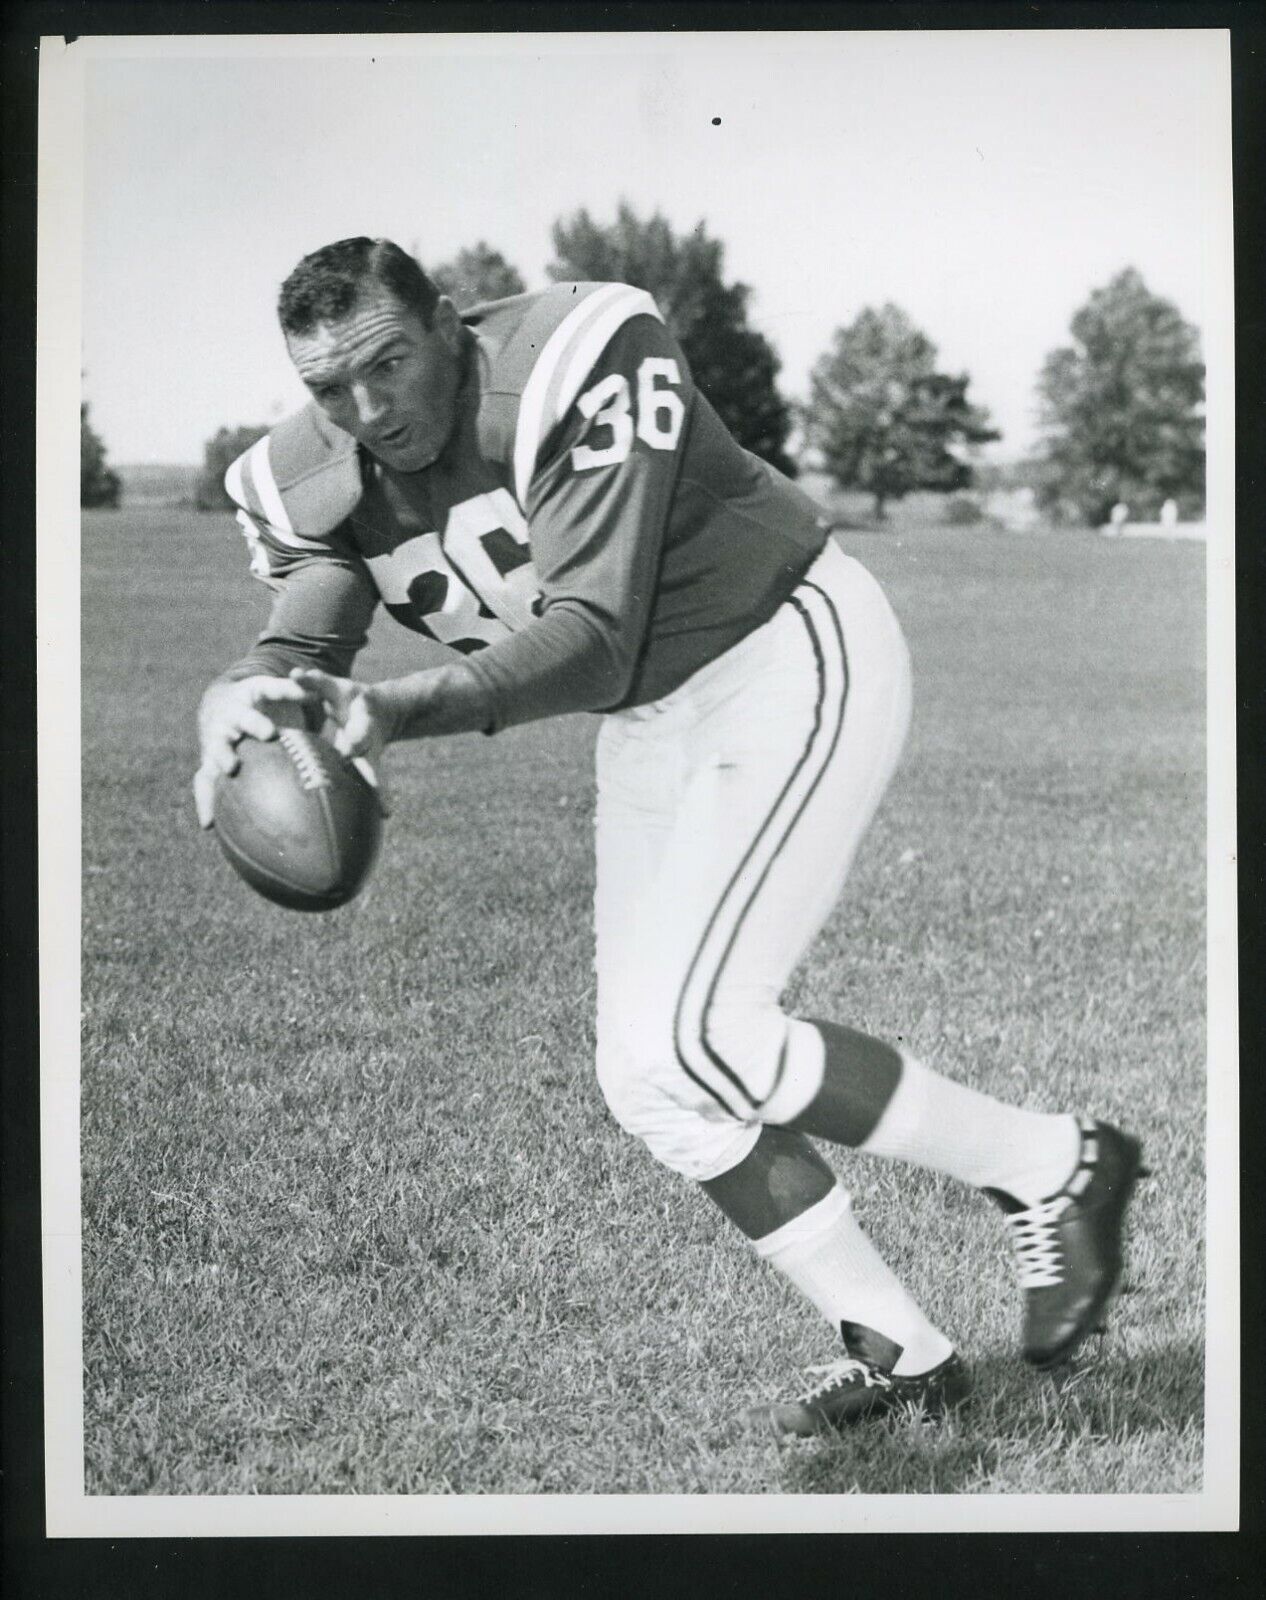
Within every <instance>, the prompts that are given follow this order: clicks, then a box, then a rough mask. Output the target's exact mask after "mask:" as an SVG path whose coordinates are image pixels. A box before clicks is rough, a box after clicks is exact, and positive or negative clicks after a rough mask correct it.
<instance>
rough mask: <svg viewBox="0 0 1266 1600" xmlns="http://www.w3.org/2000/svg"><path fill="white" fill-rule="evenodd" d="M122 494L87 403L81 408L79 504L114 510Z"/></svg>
mask: <svg viewBox="0 0 1266 1600" xmlns="http://www.w3.org/2000/svg"><path fill="white" fill-rule="evenodd" d="M122 492H123V483H122V480H121V479H120V477H119V475H118V473H117V472H112V471H111V470H110V468H109V467H108V466H106V451H105V445H104V444H102V442H101V440H100V438H99V437H98V435H97V434H96V433H95V432H94V431H93V428H92V425H91V424H90V423H89V421H88V406H87V402H86V401H85V402H83V403H82V404H81V405H80V407H79V504H80V505H81V506H105V507H108V508H109V509H110V510H112V511H113V510H114V509H115V508H116V507H117V506H118V503H119V496H120V495H121V494H122Z"/></svg>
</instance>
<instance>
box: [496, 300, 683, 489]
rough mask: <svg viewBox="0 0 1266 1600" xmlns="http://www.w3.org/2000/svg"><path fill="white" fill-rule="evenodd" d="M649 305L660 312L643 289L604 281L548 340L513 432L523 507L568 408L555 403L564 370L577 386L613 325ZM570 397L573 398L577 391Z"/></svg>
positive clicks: (516, 477)
mask: <svg viewBox="0 0 1266 1600" xmlns="http://www.w3.org/2000/svg"><path fill="white" fill-rule="evenodd" d="M648 311H649V312H650V313H652V314H653V315H655V316H658V315H659V313H658V312H657V311H656V310H655V302H654V301H653V300H652V299H651V297H650V296H649V295H648V294H647V293H646V292H645V290H643V289H631V288H629V286H628V285H627V284H623V283H608V284H604V285H603V286H602V288H601V289H596V290H595V291H594V292H593V294H591V295H587V296H586V297H585V299H583V300H582V301H581V302H580V304H579V305H578V306H577V307H576V308H575V310H574V311H570V312H569V313H568V314H567V316H565V317H564V318H563V320H562V321H561V322H560V323H559V325H558V327H557V328H555V329H554V332H553V333H552V334H551V335H550V337H549V338H548V339H547V340H546V342H545V347H544V349H543V350H542V351H541V353H540V355H539V356H538V357H537V358H536V364H535V365H534V366H533V368H532V375H531V377H530V378H529V379H528V381H527V384H526V385H525V387H524V390H523V398H522V400H521V401H520V402H519V420H518V424H517V426H516V428H515V434H514V492H515V498H516V499H517V500H518V502H519V505H520V506H521V507H524V506H526V504H527V492H528V486H529V485H530V484H531V482H532V474H533V472H535V470H536V458H537V455H538V454H539V453H540V448H541V444H542V441H543V440H544V438H545V436H546V434H547V433H548V432H549V430H550V429H551V428H552V427H553V426H554V424H555V423H556V422H557V421H558V419H559V417H560V416H561V415H562V411H564V410H566V407H565V406H564V407H562V408H561V409H560V408H559V405H558V401H559V397H560V395H561V394H562V392H563V388H564V378H563V374H564V372H565V373H566V381H567V382H572V383H574V386H575V391H578V390H579V387H580V384H581V383H582V382H583V381H584V376H585V373H586V372H587V371H588V370H589V368H590V367H592V366H593V364H594V362H595V361H596V360H597V359H598V357H599V356H600V355H601V354H602V350H603V348H604V347H605V345H606V344H607V342H608V341H609V340H610V338H611V336H612V334H613V333H614V332H615V331H616V329H617V328H618V327H619V326H620V325H621V324H622V323H624V322H627V321H628V319H629V318H630V317H634V316H637V315H638V314H639V313H644V312H648ZM599 324H601V328H602V329H603V330H605V331H604V332H602V335H601V339H600V341H599V342H595V340H597V339H598V335H599V331H600V330H599ZM590 335H592V337H590ZM584 352H589V354H588V361H587V363H586V364H583V365H582V364H581V356H582V353H584ZM572 399H575V392H573V394H572ZM570 403H571V402H570V401H568V404H570Z"/></svg>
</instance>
